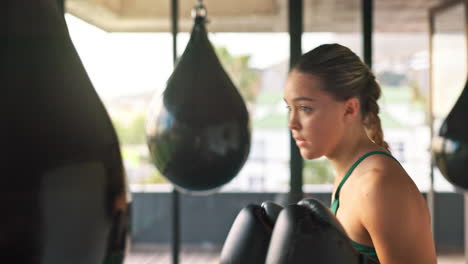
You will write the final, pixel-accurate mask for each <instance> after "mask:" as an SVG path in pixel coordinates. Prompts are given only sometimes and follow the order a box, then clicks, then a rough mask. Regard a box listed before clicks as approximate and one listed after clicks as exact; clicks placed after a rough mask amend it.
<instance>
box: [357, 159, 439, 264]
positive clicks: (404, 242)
mask: <svg viewBox="0 0 468 264" xmlns="http://www.w3.org/2000/svg"><path fill="white" fill-rule="evenodd" d="M368 158H369V159H368V160H367V161H366V163H364V164H363V165H365V166H363V168H362V170H361V171H360V173H362V174H360V175H359V176H360V177H359V183H358V184H359V188H358V189H357V191H356V193H357V194H358V195H357V196H358V197H357V201H356V202H358V203H359V207H360V209H361V210H359V218H360V221H361V223H362V225H363V226H364V227H365V229H366V230H367V231H368V233H369V235H370V236H371V238H372V241H373V243H374V246H375V248H376V249H377V252H378V254H379V258H380V256H382V259H385V260H396V259H401V260H403V259H404V260H405V261H406V260H409V259H413V260H414V259H418V260H421V259H426V260H427V261H426V262H424V263H433V254H429V253H427V252H429V250H430V253H433V242H432V239H431V234H430V225H431V223H430V215H429V210H428V208H427V205H426V202H425V200H424V198H423V196H422V194H421V193H420V191H419V190H418V188H417V186H416V184H415V183H414V182H413V181H412V179H411V177H410V176H409V175H408V174H407V173H406V171H405V170H404V168H403V167H401V166H400V164H399V163H398V162H396V161H395V160H393V159H392V158H391V157H388V156H385V155H373V156H370V157H368ZM416 243H419V245H420V246H414V245H415V244H416ZM408 250H410V251H411V252H412V253H411V254H409V253H405V254H407V255H408V256H404V255H399V252H408ZM424 252H426V253H424ZM424 254H426V255H424ZM399 263H407V262H404V261H402V262H399ZM408 263H409V262H408ZM413 263H422V262H421V261H419V262H413Z"/></svg>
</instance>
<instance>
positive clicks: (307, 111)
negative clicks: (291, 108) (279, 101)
mask: <svg viewBox="0 0 468 264" xmlns="http://www.w3.org/2000/svg"><path fill="white" fill-rule="evenodd" d="M299 109H300V110H301V111H303V112H305V113H310V112H312V108H311V107H308V106H304V105H301V106H300V107H299Z"/></svg>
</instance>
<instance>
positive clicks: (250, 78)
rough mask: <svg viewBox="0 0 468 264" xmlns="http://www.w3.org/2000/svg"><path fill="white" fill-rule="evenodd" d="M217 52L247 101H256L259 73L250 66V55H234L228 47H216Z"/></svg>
mask: <svg viewBox="0 0 468 264" xmlns="http://www.w3.org/2000/svg"><path fill="white" fill-rule="evenodd" d="M215 51H216V54H217V56H218V58H219V60H220V61H221V64H222V65H223V67H224V69H225V70H226V72H227V74H228V75H229V77H230V78H231V80H232V82H233V83H234V85H235V86H236V87H237V89H238V90H239V92H240V94H241V95H242V97H243V98H244V100H245V101H246V102H249V103H252V102H254V101H255V96H256V94H257V92H258V90H259V89H258V86H259V85H258V80H259V76H258V73H257V72H256V71H255V70H254V69H252V68H250V67H249V61H250V56H249V55H240V56H233V55H232V54H230V53H229V51H228V50H227V48H226V47H215Z"/></svg>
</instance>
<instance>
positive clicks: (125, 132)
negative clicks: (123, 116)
mask: <svg viewBox="0 0 468 264" xmlns="http://www.w3.org/2000/svg"><path fill="white" fill-rule="evenodd" d="M112 123H113V124H114V128H115V130H116V132H117V136H118V138H119V141H120V144H121V145H133V144H145V143H146V138H145V117H144V115H142V114H140V115H137V116H135V117H134V118H133V120H132V121H131V122H130V123H129V124H128V125H126V124H123V123H122V122H121V121H120V120H117V119H113V120H112Z"/></svg>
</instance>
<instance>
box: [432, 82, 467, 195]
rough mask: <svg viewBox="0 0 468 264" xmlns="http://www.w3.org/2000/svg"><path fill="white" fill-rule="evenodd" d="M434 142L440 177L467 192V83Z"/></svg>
mask: <svg viewBox="0 0 468 264" xmlns="http://www.w3.org/2000/svg"><path fill="white" fill-rule="evenodd" d="M434 141H435V142H436V144H434V148H433V152H434V157H435V162H436V165H437V166H438V167H439V169H440V171H441V172H442V175H443V176H444V177H445V178H446V179H447V180H448V181H449V182H451V183H452V184H454V185H455V186H457V187H460V188H462V189H465V190H468V82H467V83H466V84H465V88H464V89H463V91H462V93H461V95H460V97H459V98H458V100H457V102H456V103H455V106H454V107H453V109H452V110H451V111H450V113H449V114H448V116H447V118H446V119H445V120H444V122H443V123H442V126H441V128H440V131H439V137H438V138H436V139H435V140H434ZM437 142H438V144H437Z"/></svg>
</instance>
